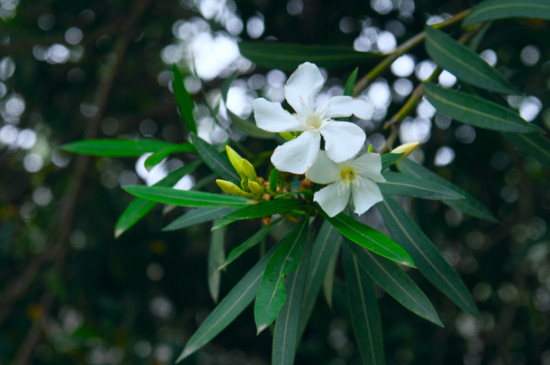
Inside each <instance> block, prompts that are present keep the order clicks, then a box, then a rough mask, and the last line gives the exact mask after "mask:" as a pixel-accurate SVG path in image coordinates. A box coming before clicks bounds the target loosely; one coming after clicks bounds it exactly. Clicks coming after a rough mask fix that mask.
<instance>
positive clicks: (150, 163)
mask: <svg viewBox="0 0 550 365" xmlns="http://www.w3.org/2000/svg"><path fill="white" fill-rule="evenodd" d="M180 152H193V153H197V150H196V148H195V146H193V145H192V144H191V143H181V144H177V145H173V146H169V147H166V148H163V149H162V150H158V151H157V152H155V153H153V154H152V155H151V156H149V157H147V159H146V160H145V163H144V165H145V168H146V169H147V170H150V169H152V168H153V167H154V166H156V165H158V164H159V163H160V162H161V161H162V160H164V159H165V158H166V157H167V156H169V155H171V154H173V153H180Z"/></svg>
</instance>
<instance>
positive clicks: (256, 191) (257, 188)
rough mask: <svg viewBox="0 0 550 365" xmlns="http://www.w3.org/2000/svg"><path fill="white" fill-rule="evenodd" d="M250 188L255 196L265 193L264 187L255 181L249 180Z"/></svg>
mask: <svg viewBox="0 0 550 365" xmlns="http://www.w3.org/2000/svg"><path fill="white" fill-rule="evenodd" d="M248 189H249V190H250V192H251V193H252V195H255V196H258V197H259V196H261V195H263V193H264V188H263V187H262V186H261V185H260V184H258V183H257V182H255V181H251V180H248Z"/></svg>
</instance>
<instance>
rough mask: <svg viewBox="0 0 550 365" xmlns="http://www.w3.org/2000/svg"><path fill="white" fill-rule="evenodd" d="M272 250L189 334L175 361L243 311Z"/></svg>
mask: <svg viewBox="0 0 550 365" xmlns="http://www.w3.org/2000/svg"><path fill="white" fill-rule="evenodd" d="M274 252H275V249H271V250H270V251H269V252H268V253H267V254H266V255H265V256H264V257H263V258H262V259H261V260H260V261H259V262H258V263H257V264H256V265H254V267H252V269H250V271H249V272H248V273H247V274H246V275H245V276H244V277H243V278H242V279H241V280H240V281H239V282H238V283H237V285H235V287H233V289H231V291H230V292H229V294H227V296H226V297H225V298H223V299H222V301H221V302H220V304H218V306H217V307H216V308H214V310H213V311H212V312H211V313H210V314H209V315H208V316H207V317H206V319H205V320H204V321H203V322H202V323H201V325H200V327H199V329H198V330H197V331H196V332H195V333H194V334H193V336H191V338H190V339H189V341H188V342H187V344H186V345H185V348H184V349H183V351H182V353H181V354H180V356H179V357H178V359H177V360H176V362H180V361H182V360H183V359H185V358H186V357H188V356H189V355H191V354H193V353H194V352H195V351H197V350H198V349H199V348H201V347H202V346H204V345H205V344H207V343H208V342H210V340H212V339H213V338H214V337H216V336H217V335H218V334H219V333H220V332H221V331H223V330H224V329H225V328H226V327H227V326H228V325H229V324H230V323H231V322H233V320H234V319H235V318H237V316H238V315H239V314H240V313H241V312H242V311H244V309H245V308H246V307H247V306H248V305H249V304H250V303H251V302H252V300H253V299H254V297H255V296H256V292H257V291H258V287H259V285H260V281H261V279H262V276H263V272H264V269H265V267H266V265H267V263H268V262H269V260H271V257H272V256H273V253H274Z"/></svg>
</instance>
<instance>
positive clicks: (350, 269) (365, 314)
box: [342, 245, 385, 365]
mask: <svg viewBox="0 0 550 365" xmlns="http://www.w3.org/2000/svg"><path fill="white" fill-rule="evenodd" d="M342 260H343V263H344V274H345V276H346V292H347V296H348V305H349V311H350V315H351V323H352V325H353V332H354V333H355V339H356V341H357V347H358V348H359V352H360V353H361V358H362V359H363V364H368V365H371V364H375V365H376V364H379V365H383V364H385V360H384V341H383V337H382V320H381V319H380V311H379V309H378V301H377V300H376V292H375V290H374V284H373V282H372V280H371V279H370V277H369V276H368V275H367V274H366V273H365V271H364V270H363V269H362V268H361V267H360V265H359V262H358V260H357V257H356V256H355V255H354V254H353V253H352V252H351V251H350V249H349V248H348V247H347V245H344V247H343V250H342Z"/></svg>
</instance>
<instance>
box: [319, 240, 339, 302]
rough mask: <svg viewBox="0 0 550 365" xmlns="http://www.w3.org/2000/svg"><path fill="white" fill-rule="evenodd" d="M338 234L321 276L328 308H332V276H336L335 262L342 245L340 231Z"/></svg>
mask: <svg viewBox="0 0 550 365" xmlns="http://www.w3.org/2000/svg"><path fill="white" fill-rule="evenodd" d="M338 235H339V236H340V238H339V240H338V244H337V247H336V249H335V250H334V252H333V253H332V256H331V257H330V259H329V261H328V265H327V271H325V276H324V277H323V295H324V297H325V302H327V305H328V307H329V308H330V309H332V298H333V295H332V293H333V291H334V278H335V277H336V264H337V262H338V256H339V255H340V246H342V235H341V234H340V233H338Z"/></svg>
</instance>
